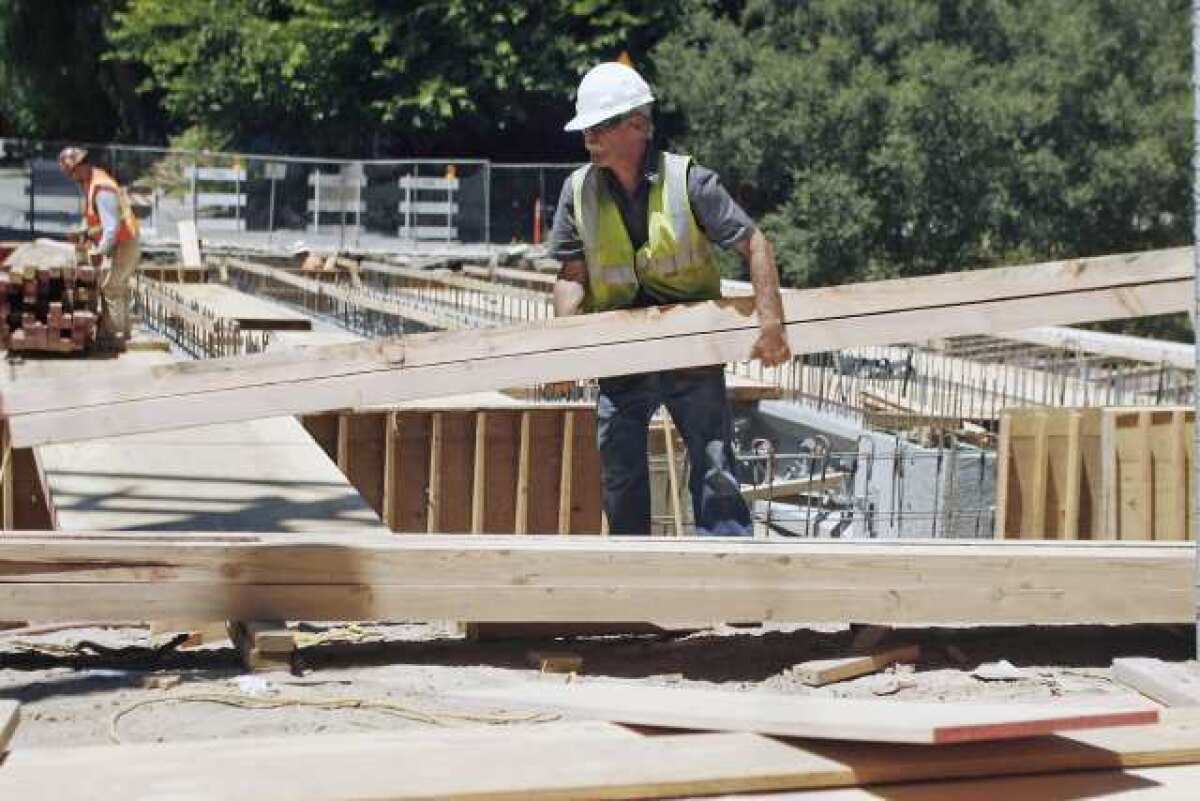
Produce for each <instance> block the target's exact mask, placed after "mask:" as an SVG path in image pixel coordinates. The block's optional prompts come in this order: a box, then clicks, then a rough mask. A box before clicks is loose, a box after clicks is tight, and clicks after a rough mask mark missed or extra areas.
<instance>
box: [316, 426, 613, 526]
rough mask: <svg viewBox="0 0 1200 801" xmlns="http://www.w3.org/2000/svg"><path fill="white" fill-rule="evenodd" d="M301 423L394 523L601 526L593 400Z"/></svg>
mask: <svg viewBox="0 0 1200 801" xmlns="http://www.w3.org/2000/svg"><path fill="white" fill-rule="evenodd" d="M301 422H302V423H303V424H304V426H305V428H306V429H308V431H309V433H310V434H312V436H313V438H314V439H316V440H317V442H318V443H320V444H321V446H322V447H323V448H324V449H325V451H326V453H328V454H329V455H330V457H331V458H333V459H334V460H335V461H336V462H337V464H338V467H340V468H341V469H342V471H343V472H344V473H345V474H346V477H347V478H348V479H349V480H350V482H351V483H352V484H353V485H354V486H355V487H356V488H357V489H358V491H359V492H360V493H361V494H362V496H363V499H364V500H366V501H367V503H368V504H370V505H371V507H372V508H373V509H375V511H376V512H378V513H379V515H380V516H381V517H382V518H383V521H384V523H385V524H386V525H387V526H388V527H389V528H391V529H392V530H393V531H400V532H409V533H411V532H422V531H424V532H442V533H475V534H485V533H486V534H568V533H569V534H599V533H602V531H603V528H604V525H603V521H602V515H601V511H600V506H601V504H600V491H599V488H600V456H599V453H598V451H597V450H596V443H595V409H594V407H592V406H590V405H571V406H554V407H545V406H541V407H532V406H530V407H523V406H513V407H506V406H501V407H495V408H486V409H403V410H382V411H356V412H332V413H325V414H317V415H306V416H304V417H302V418H301Z"/></svg>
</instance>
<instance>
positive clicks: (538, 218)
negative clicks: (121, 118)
mask: <svg viewBox="0 0 1200 801" xmlns="http://www.w3.org/2000/svg"><path fill="white" fill-rule="evenodd" d="M63 144H64V143H61V142H39V141H30V140H15V139H0V238H5V239H25V238H33V237H38V236H57V235H61V234H62V233H64V232H66V231H67V230H70V229H71V228H73V227H75V226H77V225H78V223H79V219H80V212H81V203H82V198H81V195H80V192H79V190H78V188H77V187H76V185H75V184H74V183H73V182H72V181H70V180H69V179H68V178H66V177H65V176H63V175H62V174H61V173H60V172H59V170H58V166H57V163H56V161H55V160H56V157H57V155H58V152H59V150H60V149H61V147H62V146H63ZM86 147H87V148H88V151H89V154H90V159H91V160H92V162H93V163H95V164H97V165H99V166H101V167H104V168H105V169H108V170H110V171H111V172H112V173H113V174H114V176H115V177H116V178H117V180H118V181H120V182H121V184H122V185H124V186H125V187H126V188H127V189H128V191H129V194H130V198H131V200H132V202H133V206H134V211H135V213H136V214H137V216H138V217H139V218H140V220H141V222H142V232H143V233H142V235H143V239H144V240H145V241H146V242H149V243H170V242H176V241H178V229H177V225H178V222H179V221H180V220H184V219H192V220H195V222H196V228H197V231H198V232H199V234H200V235H201V236H202V237H203V238H204V239H205V240H206V241H207V242H208V243H210V244H224V245H232V246H245V247H253V248H269V249H293V248H300V247H311V248H314V249H321V250H334V249H354V250H362V251H382V252H395V251H420V250H422V249H437V248H438V247H439V246H445V245H446V244H449V243H453V244H458V245H490V244H510V243H537V242H540V241H544V239H545V237H546V235H547V234H548V232H549V230H550V226H551V222H552V219H553V210H554V207H555V205H556V203H557V200H558V195H559V192H560V191H561V189H562V184H563V182H564V181H565V180H566V177H567V176H568V175H570V172H571V170H572V169H574V168H575V167H576V166H577V165H576V164H493V163H492V162H490V161H488V160H484V159H425V160H418V159H394V160H365V161H349V160H338V159H315V158H300V157H288V156H249V155H241V154H233V153H209V152H200V153H195V152H186V151H174V150H167V149H163V148H152V147H136V146H129V145H86Z"/></svg>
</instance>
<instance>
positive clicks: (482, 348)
mask: <svg viewBox="0 0 1200 801" xmlns="http://www.w3.org/2000/svg"><path fill="white" fill-rule="evenodd" d="M1189 267H1190V249H1178V250H1174V251H1161V252H1155V253H1151V254H1134V255H1129V256H1119V257H1101V258H1099V259H1091V260H1078V261H1071V262H1060V263H1052V264H1048V265H1038V266H1034V267H1028V268H1002V269H998V270H981V271H974V272H968V273H955V274H953V275H944V276H929V277H923V278H914V279H903V280H900V281H882V282H877V283H872V284H860V285H855V286H846V287H836V288H825V289H816V290H808V291H805V292H796V293H788V295H787V297H785V299H784V303H785V317H786V321H787V322H786V327H787V330H788V336H789V339H790V341H791V343H792V346H793V350H794V351H795V352H797V353H804V352H813V351H825V350H831V349H838V348H844V347H851V346H855V345H866V344H876V343H880V342H889V341H896V340H905V341H908V340H913V339H923V338H928V337H933V336H941V335H945V334H948V333H954V334H967V333H977V332H985V331H988V330H998V329H1000V328H1012V327H1014V326H1015V327H1017V328H1019V327H1021V324H1022V323H1023V322H1025V321H1029V320H1033V319H1038V320H1041V321H1043V322H1044V321H1045V320H1047V319H1048V318H1049V319H1054V320H1056V321H1058V322H1064V321H1073V320H1074V319H1084V318H1086V319H1089V320H1092V319H1108V318H1113V317H1125V316H1142V315H1145V314H1152V313H1158V312H1166V311H1173V310H1176V309H1177V308H1180V307H1181V306H1182V305H1183V303H1184V299H1185V298H1186V297H1187V294H1186V293H1187V290H1188V288H1189V286H1190V279H1191V271H1190V269H1188V268H1189ZM752 304H753V299H750V298H737V299H731V300H726V301H719V302H710V303H701V304H691V305H685V306H680V307H676V308H674V309H672V310H670V311H668V312H665V311H663V310H662V309H651V310H632V311H618V312H607V313H603V314H594V315H581V316H575V317H569V318H560V319H556V320H553V321H544V322H539V323H538V324H537V325H536V326H535V327H514V328H509V329H495V330H489V331H485V332H478V331H472V332H469V333H464V332H459V333H454V332H450V333H444V334H432V335H422V336H419V337H417V336H409V337H406V338H404V339H403V340H399V339H391V340H377V341H372V342H369V343H363V344H355V345H348V346H331V347H328V348H317V349H310V350H308V351H306V352H304V353H302V354H300V353H284V352H275V353H267V354H262V355H256V356H249V357H240V358H238V359H236V360H224V359H215V360H211V361H209V362H206V363H204V364H200V365H189V369H188V370H186V371H183V370H180V369H178V368H176V369H170V368H168V369H165V370H159V371H155V372H153V373H152V374H150V375H146V374H142V375H141V376H139V377H138V379H136V380H130V379H129V376H127V375H117V371H114V374H113V375H112V376H110V377H109V378H106V379H105V380H103V381H93V382H82V381H79V380H70V381H61V382H53V381H51V382H45V383H41V384H38V385H37V386H32V385H30V386H23V387H21V388H20V389H19V390H17V389H11V390H9V391H6V392H4V393H3V395H2V396H0V400H2V409H3V412H4V414H5V415H7V416H8V417H9V419H10V422H11V425H12V433H13V439H14V443H15V444H17V445H18V446H26V445H33V444H39V443H42V442H49V441H66V440H70V439H77V438H87V437H97V436H105V435H108V434H116V433H130V432H133V431H140V430H154V429H159V428H163V427H187V426H189V425H199V424H202V423H207V422H218V421H224V420H234V419H252V418H254V417H259V416H269V415H272V414H281V413H288V414H298V413H308V412H315V411H323V410H327V409H331V408H339V407H342V408H344V407H350V406H356V405H363V404H372V403H383V402H393V401H399V400H405V399H415V398H418V397H435V396H437V395H440V394H452V393H456V392H466V391H475V390H482V389H488V388H496V387H503V386H511V385H514V384H529V383H544V382H546V381H552V380H569V379H574V378H583V377H595V376H604V375H621V374H626V373H630V372H639V371H644V370H647V369H665V368H672V367H684V366H689V365H696V364H712V363H719V362H724V361H729V360H739V359H742V358H744V357H745V354H746V353H747V352H748V351H749V348H750V347H751V344H752V342H753V340H754V338H755V336H756V328H755V326H756V321H755V318H754V316H753V314H752V313H751V309H752ZM1064 318H1072V319H1071V320H1064ZM399 375H403V376H404V380H397V376H399ZM84 409H88V411H86V412H85V411H84ZM85 421H86V422H85Z"/></svg>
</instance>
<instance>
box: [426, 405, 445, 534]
mask: <svg viewBox="0 0 1200 801" xmlns="http://www.w3.org/2000/svg"><path fill="white" fill-rule="evenodd" d="M444 420H445V418H444V416H443V415H442V413H441V412H434V413H433V417H432V423H431V427H430V430H429V489H427V490H426V498H427V499H428V508H429V513H428V514H427V515H426V519H425V530H426V531H427V532H429V533H430V534H434V533H437V532H438V531H440V530H441V525H442V508H443V504H442V461H443V458H442V454H443V447H442V442H443V436H442V430H443V429H442V426H443V423H444Z"/></svg>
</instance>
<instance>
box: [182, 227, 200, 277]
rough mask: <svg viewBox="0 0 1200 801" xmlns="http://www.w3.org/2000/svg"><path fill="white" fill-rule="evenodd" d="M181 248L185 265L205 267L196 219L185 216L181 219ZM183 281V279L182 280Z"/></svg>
mask: <svg viewBox="0 0 1200 801" xmlns="http://www.w3.org/2000/svg"><path fill="white" fill-rule="evenodd" d="M178 226H179V248H180V250H181V252H182V261H183V266H184V267H190V268H197V267H201V268H202V267H204V259H203V258H202V257H201V256H200V238H199V237H198V236H197V235H196V221H195V220H193V219H191V218H184V219H182V220H180V221H179V223H178ZM180 283H182V281H181V282H180Z"/></svg>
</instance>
